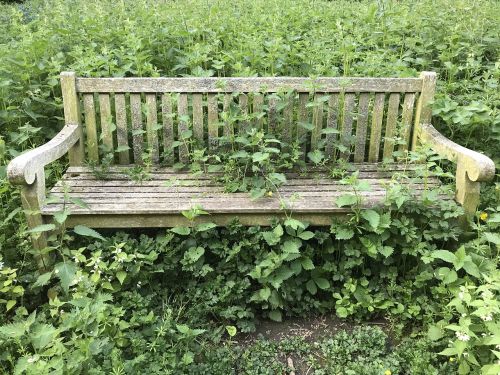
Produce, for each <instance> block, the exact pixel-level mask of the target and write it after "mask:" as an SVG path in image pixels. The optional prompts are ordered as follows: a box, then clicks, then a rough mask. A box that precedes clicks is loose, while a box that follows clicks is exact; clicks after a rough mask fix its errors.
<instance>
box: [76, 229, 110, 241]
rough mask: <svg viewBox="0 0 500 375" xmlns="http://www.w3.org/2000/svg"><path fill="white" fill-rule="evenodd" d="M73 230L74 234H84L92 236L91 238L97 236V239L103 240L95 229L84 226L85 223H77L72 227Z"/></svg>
mask: <svg viewBox="0 0 500 375" xmlns="http://www.w3.org/2000/svg"><path fill="white" fill-rule="evenodd" d="M73 232H75V233H76V234H79V235H80V236H86V237H92V238H97V239H99V240H103V241H105V238H104V237H103V236H101V235H100V234H99V233H98V232H96V231H95V230H93V229H91V228H89V227H86V226H85V225H77V226H75V227H74V228H73Z"/></svg>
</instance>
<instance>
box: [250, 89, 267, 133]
mask: <svg viewBox="0 0 500 375" xmlns="http://www.w3.org/2000/svg"><path fill="white" fill-rule="evenodd" d="M263 106H264V95H262V94H259V93H255V94H254V96H253V100H252V111H253V113H254V115H255V114H261V113H263V112H264V110H263ZM263 123H264V116H260V117H259V118H257V119H256V120H255V126H256V127H257V129H262V126H263Z"/></svg>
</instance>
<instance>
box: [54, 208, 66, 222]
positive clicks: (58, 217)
mask: <svg viewBox="0 0 500 375" xmlns="http://www.w3.org/2000/svg"><path fill="white" fill-rule="evenodd" d="M68 214H69V212H68V211H67V210H64V211H61V212H56V213H55V214H54V220H55V221H57V222H58V223H59V224H62V223H64V222H65V221H66V219H67V218H68Z"/></svg>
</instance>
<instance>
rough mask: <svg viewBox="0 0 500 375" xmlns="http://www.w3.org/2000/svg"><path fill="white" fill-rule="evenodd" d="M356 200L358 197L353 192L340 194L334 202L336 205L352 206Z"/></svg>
mask: <svg viewBox="0 0 500 375" xmlns="http://www.w3.org/2000/svg"><path fill="white" fill-rule="evenodd" d="M357 202H358V198H357V197H356V196H355V195H354V194H342V195H341V196H340V197H338V198H337V200H336V201H335V203H336V204H337V206H338V207H344V206H352V205H354V204H356V203H357Z"/></svg>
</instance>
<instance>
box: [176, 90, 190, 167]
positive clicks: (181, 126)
mask: <svg viewBox="0 0 500 375" xmlns="http://www.w3.org/2000/svg"><path fill="white" fill-rule="evenodd" d="M177 116H178V120H179V123H178V129H177V130H178V137H179V141H181V142H182V143H183V144H182V145H181V146H179V161H180V162H181V163H188V162H189V145H188V143H187V142H188V141H189V139H182V135H183V134H185V133H186V132H187V131H188V130H189V126H188V123H187V121H186V119H187V118H188V98H187V95H186V94H179V99H178V100H177Z"/></svg>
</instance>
